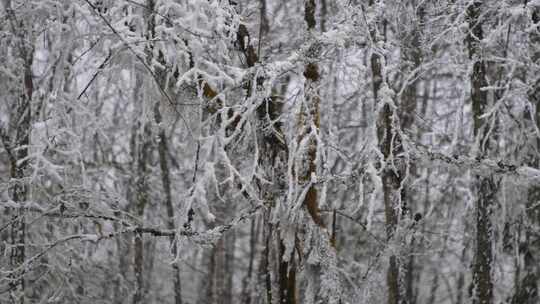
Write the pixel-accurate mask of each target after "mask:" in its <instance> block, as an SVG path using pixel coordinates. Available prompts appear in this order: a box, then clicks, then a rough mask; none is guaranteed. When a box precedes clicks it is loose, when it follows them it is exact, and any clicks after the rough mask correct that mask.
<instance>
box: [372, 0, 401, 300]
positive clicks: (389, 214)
mask: <svg viewBox="0 0 540 304" xmlns="http://www.w3.org/2000/svg"><path fill="white" fill-rule="evenodd" d="M370 4H371V5H373V1H370ZM382 22H383V27H384V22H385V21H384V20H383V21H382ZM370 35H371V38H372V40H373V43H374V44H376V43H377V41H379V39H380V38H379V37H378V29H377V25H376V24H375V25H373V26H372V27H371V28H370ZM383 36H384V35H383ZM370 61H371V73H372V77H373V97H374V99H375V104H380V103H381V102H383V101H382V99H381V96H380V95H381V92H380V90H381V87H382V85H383V80H384V78H383V74H382V73H383V66H382V65H383V58H382V57H381V55H380V54H379V53H378V52H377V51H374V52H373V53H372V54H371V58H370ZM388 98H391V97H390V96H388ZM376 108H377V106H376ZM392 120H393V112H392V109H391V108H390V105H389V104H388V103H385V104H384V105H383V107H382V110H381V112H380V114H379V117H378V118H377V136H378V140H379V148H380V150H381V152H382V154H383V156H384V160H385V161H390V157H391V156H392V155H398V153H395V152H396V151H394V150H392V149H395V148H396V147H398V146H399V142H396V141H398V139H399V138H398V136H397V135H396V134H395V130H394V129H393V124H392ZM395 135H396V136H395ZM394 161H396V160H394ZM402 176H403V174H402V172H399V171H398V172H394V170H393V169H392V168H390V166H389V165H387V166H386V167H385V168H384V169H383V173H382V184H383V200H384V210H385V212H384V213H385V221H386V237H387V239H388V240H389V241H390V240H392V238H393V237H394V233H395V231H396V228H397V224H398V218H399V214H398V212H397V209H398V207H399V206H398V204H399V202H400V201H401V192H400V191H399V188H400V184H401V179H402ZM399 268H400V267H399V260H398V257H397V256H395V255H391V256H390V257H389V267H388V272H387V277H386V282H387V286H388V304H398V303H401V301H402V300H403V299H402V298H401V295H400V286H399Z"/></svg>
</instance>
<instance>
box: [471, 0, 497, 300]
mask: <svg viewBox="0 0 540 304" xmlns="http://www.w3.org/2000/svg"><path fill="white" fill-rule="evenodd" d="M482 6H483V1H478V0H476V1H473V2H472V3H471V4H470V5H469V6H468V7H467V20H468V22H469V32H468V35H467V44H468V49H469V59H470V60H472V61H473V71H472V75H471V100H472V109H473V130H474V137H475V139H476V142H477V143H478V145H479V154H480V155H479V156H480V157H482V156H485V155H487V153H488V151H489V147H488V146H487V144H486V146H484V142H485V140H486V136H487V130H486V129H487V128H485V126H484V122H483V119H482V118H481V116H482V115H483V114H484V109H485V108H486V106H487V103H488V99H487V92H486V91H484V90H482V88H483V87H486V86H487V80H486V62H485V61H484V59H483V58H482V55H481V49H480V42H481V41H482V39H483V35H484V33H483V29H482V20H480V15H481V12H482ZM477 185H478V188H477V191H478V192H477V193H478V198H477V201H476V215H475V218H476V247H475V253H474V264H473V282H472V284H473V286H472V295H471V296H472V301H473V303H478V304H491V303H493V282H492V277H491V263H492V260H493V253H492V223H491V213H492V208H493V205H494V199H495V198H494V196H495V193H496V191H497V189H496V188H497V184H496V181H495V178H494V177H480V176H478V178H477Z"/></svg>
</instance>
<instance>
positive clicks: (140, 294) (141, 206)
mask: <svg viewBox="0 0 540 304" xmlns="http://www.w3.org/2000/svg"><path fill="white" fill-rule="evenodd" d="M136 77H137V81H136V87H137V88H141V86H142V79H141V78H140V76H136ZM137 88H136V89H135V94H134V95H135V96H134V98H135V100H137V101H139V102H143V101H142V99H141V98H140V96H139V92H140V91H139V89H137ZM142 107H144V104H143V105H142V106H141V108H142ZM142 120H144V118H142ZM138 124H139V126H142V130H141V129H139V128H138V131H137V132H138V133H137V144H136V149H137V150H136V151H137V153H136V156H137V160H136V161H137V178H136V180H135V195H136V205H135V214H136V215H137V217H138V218H139V219H140V220H141V221H144V213H145V208H146V205H147V204H148V201H149V194H148V193H149V185H148V162H149V157H150V152H151V151H150V148H151V144H150V139H151V130H150V125H149V123H148V122H145V121H139V122H138ZM133 269H134V273H135V285H136V286H135V294H134V296H133V304H139V303H143V301H144V273H143V271H144V240H143V235H142V234H137V235H135V237H134V264H133Z"/></svg>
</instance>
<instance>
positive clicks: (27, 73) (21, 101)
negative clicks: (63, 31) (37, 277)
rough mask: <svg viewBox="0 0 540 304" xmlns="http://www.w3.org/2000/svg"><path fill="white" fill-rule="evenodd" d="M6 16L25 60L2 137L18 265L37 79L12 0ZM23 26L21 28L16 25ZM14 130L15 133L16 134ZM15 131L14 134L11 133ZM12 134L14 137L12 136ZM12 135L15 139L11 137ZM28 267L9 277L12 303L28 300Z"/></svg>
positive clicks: (23, 254)
mask: <svg viewBox="0 0 540 304" xmlns="http://www.w3.org/2000/svg"><path fill="white" fill-rule="evenodd" d="M4 5H5V6H6V7H5V9H6V12H7V17H8V19H9V21H10V24H11V26H12V31H13V34H14V36H16V37H17V38H18V41H17V42H18V43H17V44H18V45H17V48H18V51H19V52H20V56H21V59H22V62H23V66H22V71H21V74H22V75H20V76H21V80H22V88H23V92H20V95H19V98H18V100H17V101H16V106H15V107H14V109H15V115H13V116H12V117H10V126H9V131H8V130H4V129H3V128H2V126H0V137H1V140H2V142H3V144H4V148H5V150H6V151H7V153H8V157H9V163H10V177H11V179H12V182H11V183H10V184H11V187H10V189H9V194H10V196H11V199H12V200H13V201H14V202H15V203H16V204H17V205H19V206H21V208H17V210H13V213H12V216H11V220H12V224H11V231H10V241H11V244H13V245H14V247H13V248H12V249H11V253H10V266H11V267H12V268H14V269H15V268H18V267H20V266H22V265H23V263H24V261H25V258H26V215H25V210H24V208H22V206H23V205H24V204H25V203H26V200H27V199H28V185H27V184H26V183H27V181H25V180H24V179H25V177H26V175H27V174H28V173H27V171H28V167H29V163H28V159H27V157H28V149H29V145H30V130H31V113H32V95H33V93H34V82H33V78H32V64H33V58H34V50H33V49H32V47H31V46H30V47H28V46H27V41H28V40H30V37H25V36H24V33H25V32H26V29H25V28H24V26H25V24H24V22H22V21H21V22H18V21H17V18H16V17H15V12H14V11H13V9H12V7H11V1H7V2H6V3H5V4H4ZM16 25H20V26H21V27H20V28H15V26H16ZM13 133H14V134H13ZM11 134H12V135H11ZM10 135H11V136H10ZM11 137H12V138H11ZM25 271H26V269H24V268H23V269H21V270H20V271H16V272H14V273H13V277H12V278H10V280H11V281H10V283H9V286H10V298H11V300H12V302H13V303H18V304H23V303H24V302H25V298H26V296H25V292H26V290H25V287H26V286H25V279H24V275H25Z"/></svg>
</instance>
